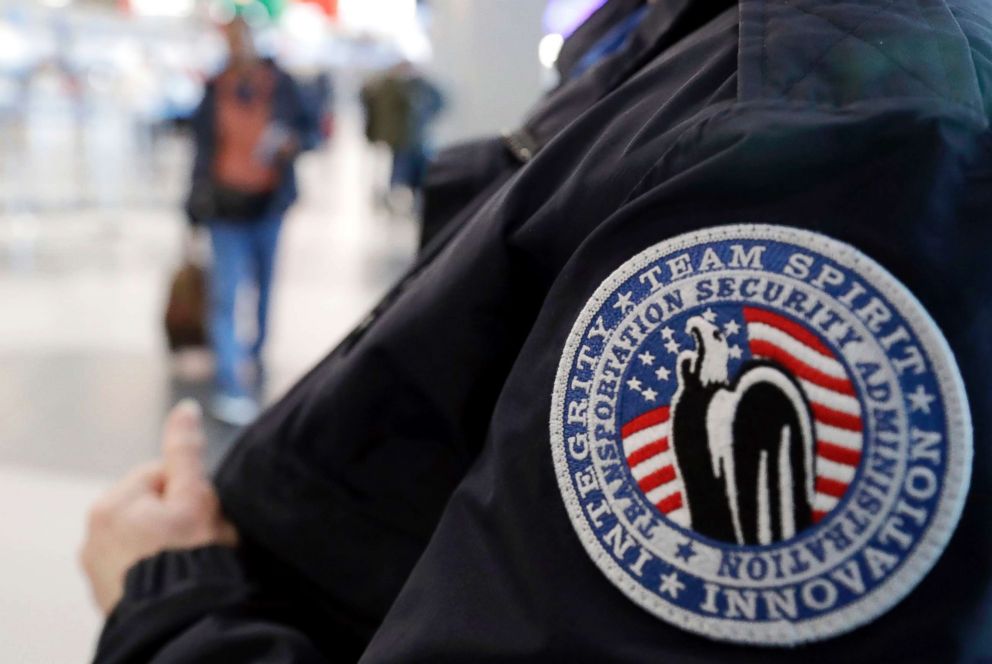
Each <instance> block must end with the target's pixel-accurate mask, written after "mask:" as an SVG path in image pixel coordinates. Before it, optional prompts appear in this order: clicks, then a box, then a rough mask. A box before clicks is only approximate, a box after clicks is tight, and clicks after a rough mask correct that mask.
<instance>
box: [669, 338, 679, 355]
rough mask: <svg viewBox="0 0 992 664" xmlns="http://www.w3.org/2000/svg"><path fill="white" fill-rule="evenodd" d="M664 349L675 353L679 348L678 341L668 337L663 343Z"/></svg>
mask: <svg viewBox="0 0 992 664" xmlns="http://www.w3.org/2000/svg"><path fill="white" fill-rule="evenodd" d="M665 350H667V351H668V352H669V353H673V354H676V355H677V354H678V352H679V350H681V349H680V348H679V342H677V341H676V340H675V339H669V340H668V342H667V343H665Z"/></svg>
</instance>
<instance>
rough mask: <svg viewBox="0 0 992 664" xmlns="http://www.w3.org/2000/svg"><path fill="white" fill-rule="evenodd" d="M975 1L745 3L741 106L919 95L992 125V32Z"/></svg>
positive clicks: (768, 0)
mask: <svg viewBox="0 0 992 664" xmlns="http://www.w3.org/2000/svg"><path fill="white" fill-rule="evenodd" d="M970 4H974V3H970ZM970 4H969V3H968V2H964V3H947V2H943V1H941V0H889V2H878V1H877V0H875V1H870V2H858V1H847V2H822V1H821V0H745V1H743V2H741V5H740V8H741V46H740V48H741V53H740V55H741V58H740V63H741V78H740V89H739V92H740V98H741V101H757V100H762V99H766V100H767V99H784V100H788V101H790V102H799V103H808V104H810V105H815V106H828V107H839V108H843V107H847V106H850V105H852V104H857V103H860V102H866V101H875V100H882V99H895V98H899V99H902V100H905V99H907V98H918V99H920V100H921V101H928V100H929V101H934V102H938V103H941V104H950V105H953V106H956V107H957V108H958V110H959V111H963V112H964V113H966V114H968V115H971V116H972V117H974V118H976V119H978V118H981V121H982V122H983V124H984V123H985V120H984V119H985V117H986V113H985V106H986V104H985V103H984V102H983V92H984V91H985V89H986V84H985V81H986V80H989V66H988V65H989V61H988V60H987V59H986V58H985V57H984V56H983V54H984V53H988V45H989V43H990V29H989V23H988V21H986V20H983V18H982V15H983V13H985V12H981V11H976V8H974V7H971V6H970ZM959 5H960V6H959Z"/></svg>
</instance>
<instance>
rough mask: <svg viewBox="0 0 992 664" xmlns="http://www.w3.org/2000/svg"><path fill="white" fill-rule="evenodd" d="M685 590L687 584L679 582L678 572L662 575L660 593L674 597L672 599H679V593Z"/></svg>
mask: <svg viewBox="0 0 992 664" xmlns="http://www.w3.org/2000/svg"><path fill="white" fill-rule="evenodd" d="M684 589H685V584H684V583H682V582H681V581H679V574H678V572H676V571H674V570H673V571H672V573H671V574H662V575H661V588H659V591H660V592H663V593H668V594H669V595H671V596H672V599H678V598H679V592H680V591H682V590H684Z"/></svg>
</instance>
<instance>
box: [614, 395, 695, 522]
mask: <svg viewBox="0 0 992 664" xmlns="http://www.w3.org/2000/svg"><path fill="white" fill-rule="evenodd" d="M669 430H670V424H669V408H668V406H662V407H661V408H656V409H654V410H649V411H648V412H646V413H644V414H643V415H640V416H638V417H636V418H634V419H633V420H631V421H630V422H628V423H627V424H625V425H624V426H623V428H622V429H621V430H620V436H621V438H622V439H623V451H624V456H625V457H626V458H627V464H628V465H629V466H630V471H631V473H632V474H633V476H634V480H635V481H636V482H637V485H638V486H639V487H640V488H641V491H643V492H644V495H646V496H647V498H648V500H650V501H651V502H652V503H653V504H654V506H655V507H657V508H658V510H659V511H660V512H661V513H662V514H664V515H666V516H667V517H668V518H669V519H671V520H672V521H674V522H675V523H677V524H679V525H681V526H688V525H689V511H688V510H687V509H686V508H685V506H684V505H683V501H682V480H681V479H680V478H679V477H678V476H677V475H678V473H677V472H676V470H675V457H674V453H673V452H672V449H671V445H670V444H669V440H670V436H669Z"/></svg>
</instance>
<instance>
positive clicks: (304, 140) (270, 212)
mask: <svg viewBox="0 0 992 664" xmlns="http://www.w3.org/2000/svg"><path fill="white" fill-rule="evenodd" d="M223 31H224V36H225V38H226V40H227V45H228V49H229V60H228V64H227V67H226V68H225V69H224V70H223V71H222V72H221V73H220V74H218V75H217V76H216V77H215V78H213V79H212V80H211V81H210V82H209V83H208V84H207V89H206V92H205V94H204V98H203V101H202V102H201V104H200V106H199V108H198V109H197V111H196V113H195V115H194V118H193V130H194V134H195V137H196V159H195V160H194V165H193V182H192V188H191V191H190V196H189V201H188V204H187V211H188V212H189V215H190V217H191V219H192V220H193V221H194V223H203V224H205V225H206V226H207V228H208V229H209V231H210V238H211V244H212V246H213V254H214V262H213V271H212V274H211V278H210V315H209V322H210V332H211V339H212V345H213V350H214V354H215V356H216V362H217V369H216V383H217V385H216V387H217V392H216V394H215V396H214V399H213V402H212V412H213V415H214V416H215V417H217V418H218V419H219V420H221V421H224V422H228V423H230V424H236V425H242V424H247V423H248V422H250V421H251V420H252V419H254V417H255V415H256V414H257V412H258V405H257V402H256V400H255V398H254V396H253V395H252V390H251V384H250V383H249V381H248V380H247V373H248V372H247V369H249V368H250V365H251V364H253V365H254V369H255V375H256V378H260V377H261V375H262V369H263V368H262V347H263V344H264V342H265V337H266V330H267V317H268V311H269V303H270V294H271V290H272V276H273V267H274V261H275V253H276V245H277V240H278V237H279V230H280V228H281V226H282V219H283V216H284V215H285V213H286V210H287V209H288V208H289V207H290V205H292V203H293V201H294V200H295V199H296V196H297V186H296V176H295V172H294V161H295V159H296V157H297V155H298V154H299V153H300V152H301V151H302V150H304V149H308V148H310V147H313V146H314V145H315V144H316V142H317V140H316V139H317V122H316V119H315V118H314V117H313V113H312V111H311V109H310V106H309V105H308V104H306V103H305V101H304V99H303V97H302V95H301V93H300V90H299V88H298V86H297V84H296V83H295V82H294V81H293V79H292V78H291V77H290V76H289V75H288V74H287V73H286V72H284V71H282V70H281V69H280V68H279V67H277V66H276V64H275V63H274V62H272V61H270V60H267V59H263V58H261V57H259V55H258V53H257V51H256V50H255V46H254V42H253V39H252V34H251V30H250V28H249V26H248V25H247V23H245V22H244V20H242V19H240V18H238V19H235V20H234V21H232V22H230V23H228V24H227V25H225V26H224V28H223ZM248 284H251V285H254V286H256V287H257V290H258V306H257V328H256V335H255V340H254V343H253V344H252V345H251V347H250V348H245V347H243V345H242V343H241V341H240V340H239V334H238V330H237V327H236V324H235V301H236V297H237V293H238V290H239V288H240V287H242V286H244V285H248Z"/></svg>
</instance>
